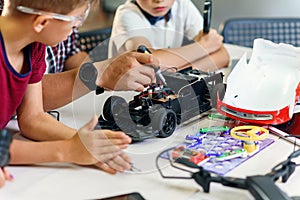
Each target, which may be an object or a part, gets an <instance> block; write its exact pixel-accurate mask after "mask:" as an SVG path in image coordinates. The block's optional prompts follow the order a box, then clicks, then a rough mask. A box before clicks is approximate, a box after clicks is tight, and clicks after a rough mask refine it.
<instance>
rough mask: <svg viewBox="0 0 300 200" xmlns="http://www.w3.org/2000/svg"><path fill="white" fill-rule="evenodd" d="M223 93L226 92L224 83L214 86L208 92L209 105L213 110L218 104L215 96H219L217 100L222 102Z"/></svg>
mask: <svg viewBox="0 0 300 200" xmlns="http://www.w3.org/2000/svg"><path fill="white" fill-rule="evenodd" d="M225 91H226V84H224V83H218V84H216V85H215V86H214V87H213V88H212V90H211V92H210V99H211V105H212V107H214V108H217V104H218V99H217V97H218V96H217V95H218V94H219V99H220V100H223V98H224V96H225Z"/></svg>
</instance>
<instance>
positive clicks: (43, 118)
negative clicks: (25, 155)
mask: <svg viewBox="0 0 300 200" xmlns="http://www.w3.org/2000/svg"><path fill="white" fill-rule="evenodd" d="M18 122H19V127H20V129H21V132H22V135H23V136H25V137H26V138H29V139H31V140H35V141H52V140H61V139H69V138H72V137H73V136H74V135H75V134H76V130H75V129H72V128H70V127H67V126H65V125H63V124H62V123H60V122H58V121H57V120H56V119H55V118H53V117H52V116H50V115H49V114H47V113H41V114H39V115H35V116H20V117H18Z"/></svg>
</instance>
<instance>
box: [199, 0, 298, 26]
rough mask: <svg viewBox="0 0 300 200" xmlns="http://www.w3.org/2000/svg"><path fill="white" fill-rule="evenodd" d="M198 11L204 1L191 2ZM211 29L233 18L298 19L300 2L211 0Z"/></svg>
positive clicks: (288, 0) (282, 0)
mask: <svg viewBox="0 0 300 200" xmlns="http://www.w3.org/2000/svg"><path fill="white" fill-rule="evenodd" d="M193 1H194V3H195V4H196V5H197V7H198V8H199V10H200V11H202V10H203V4H204V0H193ZM212 3H213V8H212V9H213V10H212V27H213V28H216V29H218V27H219V25H220V24H221V23H222V22H224V21H225V20H226V19H228V18H233V17H300V0H212Z"/></svg>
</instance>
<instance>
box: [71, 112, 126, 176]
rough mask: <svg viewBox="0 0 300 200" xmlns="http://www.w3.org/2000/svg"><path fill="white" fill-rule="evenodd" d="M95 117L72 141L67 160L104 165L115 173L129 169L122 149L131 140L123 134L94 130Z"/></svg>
mask: <svg viewBox="0 0 300 200" xmlns="http://www.w3.org/2000/svg"><path fill="white" fill-rule="evenodd" d="M96 123H97V116H94V117H93V119H92V120H91V121H90V122H88V123H87V124H86V125H85V126H83V127H82V128H81V129H80V130H79V131H78V134H76V135H75V136H74V137H73V138H72V139H70V148H69V152H68V153H69V155H68V159H67V160H69V161H70V162H73V163H76V164H80V165H95V164H97V163H99V162H100V163H105V164H107V165H108V166H109V167H110V168H112V169H114V170H117V171H124V170H125V169H129V168H130V159H129V157H128V156H126V155H125V153H124V152H123V151H122V149H125V148H127V147H128V144H129V143H130V142H131V138H130V137H129V136H127V135H126V134H125V133H123V132H114V131H110V130H94V127H95V125H96Z"/></svg>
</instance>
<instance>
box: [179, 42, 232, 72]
mask: <svg viewBox="0 0 300 200" xmlns="http://www.w3.org/2000/svg"><path fill="white" fill-rule="evenodd" d="M229 61H230V56H229V54H228V52H227V50H226V49H225V48H224V46H223V47H221V48H220V49H219V50H218V51H216V52H214V53H212V54H210V55H209V56H206V57H204V58H202V59H198V60H197V61H195V62H193V63H192V64H189V65H186V66H183V68H186V67H188V66H192V67H193V68H197V69H200V70H201V71H205V72H213V71H216V70H218V69H221V68H224V67H227V66H228V63H229Z"/></svg>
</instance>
